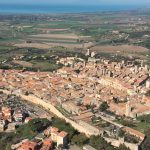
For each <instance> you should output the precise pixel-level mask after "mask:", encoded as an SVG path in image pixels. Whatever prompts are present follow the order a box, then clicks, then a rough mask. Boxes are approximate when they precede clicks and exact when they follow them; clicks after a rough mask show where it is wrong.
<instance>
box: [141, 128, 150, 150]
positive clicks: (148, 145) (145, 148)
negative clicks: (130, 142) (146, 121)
mask: <svg viewBox="0 0 150 150" xmlns="http://www.w3.org/2000/svg"><path fill="white" fill-rule="evenodd" d="M140 150H150V130H149V131H148V132H147V134H146V137H145V139H144V140H143V142H142V143H141V145H140Z"/></svg>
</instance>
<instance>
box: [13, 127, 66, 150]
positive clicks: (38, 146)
mask: <svg viewBox="0 0 150 150" xmlns="http://www.w3.org/2000/svg"><path fill="white" fill-rule="evenodd" d="M67 146H68V133H67V132H65V131H59V129H58V128H56V127H52V126H50V127H48V128H47V129H45V130H44V131H43V132H42V133H40V135H37V136H35V138H33V139H32V140H29V139H24V140H22V141H21V142H19V143H17V144H14V145H12V146H11V149H13V150H54V149H56V150H57V149H58V148H59V147H61V148H62V147H63V148H65V147H67Z"/></svg>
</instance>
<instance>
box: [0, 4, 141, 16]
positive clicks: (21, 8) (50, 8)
mask: <svg viewBox="0 0 150 150" xmlns="http://www.w3.org/2000/svg"><path fill="white" fill-rule="evenodd" d="M139 8H141V6H135V5H134V6H132V5H114V6H113V5H110V6H105V5H103V6H102V5H97V6H95V5H94V6H93V5H92V6H90V5H88V6H85V5H82V6H78V5H37V4H34V5H23V4H13V5H11V4H0V14H3V13H8V14H9V13H46V14H47V13H92V12H103V11H125V10H135V9H139Z"/></svg>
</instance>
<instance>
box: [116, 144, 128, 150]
mask: <svg viewBox="0 0 150 150" xmlns="http://www.w3.org/2000/svg"><path fill="white" fill-rule="evenodd" d="M118 150H130V149H129V148H128V147H126V146H125V145H124V144H120V146H119V148H118Z"/></svg>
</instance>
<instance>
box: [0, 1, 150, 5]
mask: <svg viewBox="0 0 150 150" xmlns="http://www.w3.org/2000/svg"><path fill="white" fill-rule="evenodd" d="M0 3H1V4H2V3H4V4H5V3H9V4H16V3H18V4H61V5H62V4H65V5H66V4H76V5H90V4H93V5H116V4H119V5H120V4H126V5H150V0H0Z"/></svg>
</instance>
